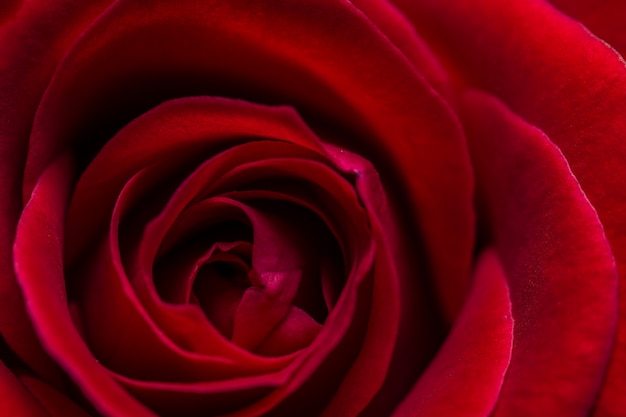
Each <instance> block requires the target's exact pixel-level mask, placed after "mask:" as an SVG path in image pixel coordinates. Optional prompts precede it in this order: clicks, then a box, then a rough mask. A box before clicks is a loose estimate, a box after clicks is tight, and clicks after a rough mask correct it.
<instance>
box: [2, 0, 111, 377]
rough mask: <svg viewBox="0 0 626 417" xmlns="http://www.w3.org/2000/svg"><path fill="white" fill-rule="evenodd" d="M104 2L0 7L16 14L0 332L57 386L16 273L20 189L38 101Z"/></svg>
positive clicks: (9, 29)
mask: <svg viewBox="0 0 626 417" xmlns="http://www.w3.org/2000/svg"><path fill="white" fill-rule="evenodd" d="M106 2H108V0H105V1H102V0H97V1H93V2H89V4H86V5H85V4H82V5H80V4H81V3H82V2H81V1H80V0H78V1H77V0H62V1H56V2H45V3H48V4H44V2H42V1H41V0H36V1H29V2H25V3H23V4H21V5H20V7H19V10H18V9H17V6H18V5H19V3H22V2H19V1H18V2H14V1H2V6H0V8H2V9H4V10H5V11H7V12H8V13H9V15H11V14H14V16H13V17H12V18H10V19H9V18H8V17H9V15H5V18H7V20H6V21H5V22H2V25H1V26H0V51H1V52H0V54H1V55H2V60H1V61H0V91H2V94H1V95H0V114H2V115H3V117H2V118H1V120H0V189H1V190H2V195H3V198H2V200H1V202H0V306H2V311H3V312H4V311H7V312H10V314H4V313H2V314H0V332H1V333H2V335H3V337H4V338H5V340H6V341H7V343H8V344H9V345H10V346H11V347H12V348H13V350H14V351H15V352H16V353H17V355H19V356H20V358H21V359H22V360H24V361H25V362H26V363H28V365H29V366H31V367H32V369H34V370H36V371H37V372H39V374H40V375H42V376H45V377H46V378H47V379H48V380H50V381H55V383H56V384H62V383H63V376H62V375H61V373H60V372H59V369H58V366H57V365H56V364H55V363H54V362H53V361H52V360H50V358H49V357H48V355H47V354H46V353H45V352H44V350H43V349H42V347H41V344H40V343H39V341H38V340H37V336H36V335H35V333H34V332H33V329H32V325H31V323H30V320H29V318H28V316H27V314H26V311H25V309H24V299H23V298H22V294H21V292H20V289H19V286H18V285H17V282H16V280H15V273H14V270H13V260H12V258H11V254H12V245H13V237H14V235H15V228H16V226H17V222H18V219H19V215H20V211H21V209H22V204H21V203H22V197H21V196H20V194H21V192H20V191H18V189H19V188H21V187H22V185H21V182H22V178H23V166H24V162H25V160H26V153H27V148H28V135H29V134H30V130H31V128H32V118H33V115H34V113H35V111H36V109H37V106H38V104H39V100H40V98H41V96H42V95H43V92H44V90H45V88H46V86H47V84H48V81H49V79H50V78H51V77H52V74H53V72H54V69H55V67H56V65H57V63H58V61H59V60H60V59H61V57H62V56H63V54H64V53H65V52H66V49H67V47H68V44H69V43H71V42H72V40H73V39H74V38H75V37H76V36H78V34H80V33H81V31H82V30H83V29H84V27H85V25H86V24H88V23H89V22H90V21H91V20H92V19H93V18H94V16H96V15H97V14H98V13H100V11H101V10H102V9H103V8H104V6H105V5H106V4H105V3H106ZM7 9H8V10H7ZM0 14H1V13H0ZM0 20H1V19H0Z"/></svg>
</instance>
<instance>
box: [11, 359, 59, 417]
mask: <svg viewBox="0 0 626 417" xmlns="http://www.w3.org/2000/svg"><path fill="white" fill-rule="evenodd" d="M0 404H2V412H3V414H4V415H7V416H11V417H13V416H15V417H17V416H24V417H48V416H49V414H48V413H47V412H46V410H45V409H44V408H43V407H42V406H41V404H40V403H39V401H37V399H36V398H35V397H34V396H33V394H31V393H30V392H29V391H28V389H26V387H25V386H24V385H23V384H22V383H21V382H20V380H19V379H18V378H17V376H15V375H14V374H13V372H11V370H10V369H9V368H7V367H6V366H5V365H4V363H2V362H0Z"/></svg>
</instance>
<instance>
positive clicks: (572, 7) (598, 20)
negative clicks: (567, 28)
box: [550, 0, 626, 57]
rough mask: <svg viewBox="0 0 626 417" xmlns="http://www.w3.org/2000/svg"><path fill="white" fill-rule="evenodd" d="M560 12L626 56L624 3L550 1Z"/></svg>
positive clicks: (609, 0)
mask: <svg viewBox="0 0 626 417" xmlns="http://www.w3.org/2000/svg"><path fill="white" fill-rule="evenodd" d="M550 3H552V4H553V5H554V6H555V7H557V8H558V9H559V10H560V11H562V12H563V13H565V14H567V15H568V16H570V17H572V18H573V19H575V20H577V21H578V22H580V23H582V24H583V25H585V26H586V27H587V29H589V30H590V31H591V33H593V34H594V35H596V36H597V37H599V38H600V39H602V40H603V41H605V42H607V43H608V44H609V45H610V46H611V47H613V48H615V49H616V50H617V52H619V53H620V54H621V55H622V57H624V56H626V30H624V19H626V3H624V2H623V1H620V0H551V1H550Z"/></svg>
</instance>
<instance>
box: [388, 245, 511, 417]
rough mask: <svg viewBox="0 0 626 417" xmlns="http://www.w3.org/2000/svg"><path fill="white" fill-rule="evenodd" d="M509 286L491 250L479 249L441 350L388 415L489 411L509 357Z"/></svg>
mask: <svg viewBox="0 0 626 417" xmlns="http://www.w3.org/2000/svg"><path fill="white" fill-rule="evenodd" d="M512 346H513V318H512V314H511V300H510V298H509V287H508V284H507V281H506V277H505V276H504V272H503V271H502V266H501V265H500V261H499V260H498V257H497V255H496V254H495V253H494V252H493V251H491V250H487V251H484V252H483V254H481V256H480V258H479V260H478V262H477V266H476V270H475V272H474V278H473V287H472V290H471V292H470V294H469V296H468V298H467V300H466V302H465V305H464V307H463V310H461V313H460V314H459V316H458V318H457V320H456V322H455V323H454V327H453V328H452V330H451V331H450V334H449V335H448V338H447V339H446V342H445V343H444V345H443V346H442V347H441V350H440V351H439V353H438V354H437V356H436V357H435V359H434V360H433V361H432V362H431V363H430V365H429V366H428V369H427V370H426V371H425V372H424V374H423V375H422V376H421V377H420V379H419V381H418V382H417V384H416V385H415V387H414V388H413V389H412V390H411V392H410V393H409V395H408V396H407V397H406V399H405V400H404V401H402V403H400V405H399V406H398V408H397V409H396V410H395V411H394V413H393V417H404V416H417V415H419V416H420V417H430V416H433V417H434V416H457V417H474V416H475V417H482V416H487V415H489V414H490V413H491V411H492V410H493V408H494V406H495V404H496V402H497V401H498V395H499V394H500V389H501V387H502V382H503V381H504V376H505V373H506V370H507V368H508V366H509V361H510V359H511V348H512Z"/></svg>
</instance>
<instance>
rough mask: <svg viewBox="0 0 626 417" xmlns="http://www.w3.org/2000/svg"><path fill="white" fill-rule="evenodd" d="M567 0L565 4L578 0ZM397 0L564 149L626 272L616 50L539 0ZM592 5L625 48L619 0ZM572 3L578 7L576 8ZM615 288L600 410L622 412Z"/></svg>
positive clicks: (625, 129) (623, 314)
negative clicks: (612, 340) (613, 331)
mask: <svg viewBox="0 0 626 417" xmlns="http://www.w3.org/2000/svg"><path fill="white" fill-rule="evenodd" d="M573 1H574V0H572V3H568V4H571V5H572V6H571V7H572V9H567V10H573V9H574V4H579V5H582V3H574V2H573ZM587 3H589V4H591V3H592V2H587ZM617 3H619V4H617ZM397 4H400V5H401V8H402V9H403V10H405V11H406V13H407V14H408V15H409V16H410V17H411V19H412V20H413V21H414V22H415V24H416V25H417V26H418V27H419V28H420V29H421V30H422V31H423V32H424V33H427V34H428V35H427V38H428V39H429V40H430V41H433V44H435V43H436V44H437V47H438V48H439V52H441V53H442V54H443V55H445V56H446V59H448V60H449V62H451V65H452V66H454V67H455V68H458V69H461V70H462V71H463V76H464V77H465V78H466V80H468V81H469V82H471V83H475V84H478V85H479V86H481V87H482V88H483V89H486V90H488V91H491V92H493V93H494V94H496V95H498V96H499V97H501V98H502V99H503V100H504V101H505V102H506V103H507V104H508V105H509V106H510V107H511V108H512V109H513V110H514V111H515V112H517V113H519V114H520V115H522V116H523V117H524V118H525V119H527V120H529V121H530V122H531V123H533V124H534V125H536V126H538V127H539V128H541V129H542V130H543V131H545V132H546V134H547V135H548V136H549V137H550V139H551V140H552V141H553V142H554V143H555V144H556V145H557V146H558V147H559V148H560V149H561V151H562V152H563V154H564V155H565V158H566V159H567V160H568V162H569V164H570V166H571V169H572V171H573V173H574V175H575V176H576V178H577V179H578V181H579V182H580V185H581V187H582V188H583V190H584V191H585V194H586V195H587V197H588V198H589V200H590V201H591V204H592V205H593V207H594V208H595V209H596V210H597V212H598V215H599V217H600V220H601V222H602V224H603V225H604V229H605V232H606V235H607V237H608V239H609V242H610V244H611V246H612V248H613V252H614V254H615V257H616V260H617V265H618V271H619V274H620V276H621V277H626V223H625V222H624V218H626V192H624V190H626V175H624V161H625V160H626V118H625V117H624V114H625V113H626V66H625V65H624V61H623V59H621V57H620V56H619V55H617V54H616V53H615V51H613V50H612V49H611V48H610V47H608V46H607V45H606V44H605V43H603V42H602V41H600V40H599V39H597V38H596V37H594V36H592V35H591V34H590V33H589V32H588V31H587V30H585V28H584V27H583V26H581V25H580V24H579V23H578V22H575V21H573V20H571V19H569V18H568V17H567V16H565V15H563V14H561V13H559V12H558V11H557V10H555V9H554V8H552V7H551V6H550V5H548V4H546V3H544V2H542V1H539V0H511V1H506V2H503V1H497V0H476V1H471V2H468V1H464V0H450V1H446V2H441V1H437V0H418V1H408V0H398V1H397ZM555 4H559V5H562V4H565V2H564V1H563V2H558V3H555ZM593 4H594V5H597V7H598V8H599V9H596V10H598V11H600V10H602V9H603V8H604V7H607V9H606V10H607V11H606V12H604V11H603V12H599V13H601V14H604V13H609V14H612V15H613V13H615V14H614V15H613V16H612V17H611V19H610V20H605V18H600V19H599V20H598V21H597V22H598V23H597V26H596V25H592V24H591V22H590V21H589V27H590V28H592V30H594V31H595V30H596V29H598V30H599V32H598V34H599V35H600V36H602V37H604V38H605V40H608V41H609V42H612V43H614V46H616V47H617V48H618V49H620V50H621V51H622V52H623V51H624V50H623V47H622V46H621V40H619V39H618V37H619V38H620V39H621V36H623V35H624V33H625V31H624V30H623V22H624V15H623V12H622V11H621V10H623V2H619V1H615V2H606V1H600V2H593ZM579 7H582V6H576V10H579V11H581V13H583V12H582V8H579ZM576 16H578V14H576ZM581 16H582V15H581ZM585 16H588V18H589V19H591V15H585ZM605 16H606V15H605ZM586 19H587V17H585V18H584V19H583V21H585V20H586ZM613 22H615V25H617V27H618V28H619V29H614V28H615V27H616V26H614V25H613ZM619 25H622V26H619ZM600 26H601V27H602V30H601V31H600V29H599V28H600ZM601 33H602V34H601ZM619 297H620V325H619V329H618V334H617V341H616V345H615V349H614V353H613V358H612V361H611V365H610V367H609V372H608V379H607V381H606V383H605V384H604V386H605V391H604V392H603V394H602V397H601V400H600V404H599V406H598V413H599V415H604V414H606V415H624V409H626V400H625V399H624V398H626V397H625V396H624V392H626V378H624V375H626V279H623V278H622V279H621V280H620V284H619Z"/></svg>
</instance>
